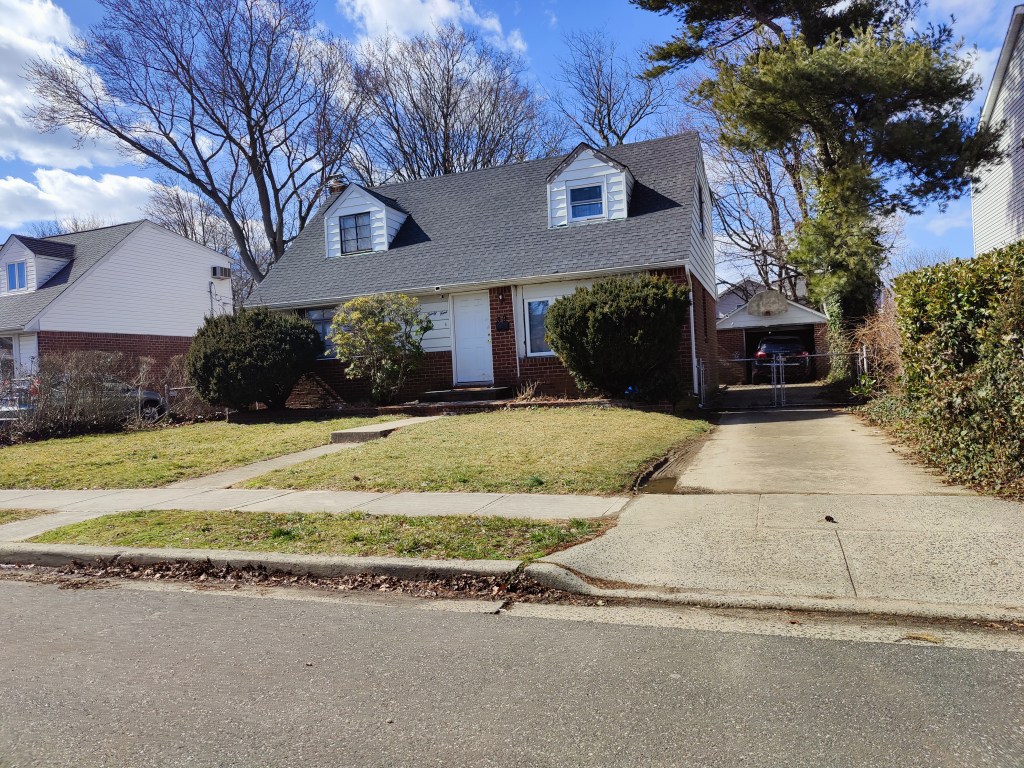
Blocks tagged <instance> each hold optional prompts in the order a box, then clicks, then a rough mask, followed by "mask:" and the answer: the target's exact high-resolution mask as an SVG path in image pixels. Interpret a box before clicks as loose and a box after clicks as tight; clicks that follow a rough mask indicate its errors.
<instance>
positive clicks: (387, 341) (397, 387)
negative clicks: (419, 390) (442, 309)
mask: <svg viewBox="0 0 1024 768" xmlns="http://www.w3.org/2000/svg"><path fill="white" fill-rule="evenodd" d="M432 327H433V323H431V321H430V318H428V317H425V316H424V315H422V314H421V313H420V306H419V302H417V301H416V299H414V298H412V297H411V296H406V295H404V294H401V293H377V294H373V295H372V296H360V297H359V298H356V299H352V300H351V301H349V302H346V303H345V304H344V305H343V306H342V307H341V308H340V309H339V310H338V312H337V314H335V315H334V321H333V322H332V323H331V341H333V342H334V347H335V354H336V355H337V356H338V358H340V359H341V360H347V361H348V364H347V365H346V367H345V375H346V376H348V378H350V379H366V380H367V381H369V383H370V396H371V397H372V398H373V401H374V402H375V403H389V402H391V401H392V400H393V399H394V398H395V396H396V395H397V394H398V393H399V391H401V389H402V387H403V385H404V384H405V381H406V378H407V377H408V375H409V374H410V373H412V372H413V371H414V370H416V368H418V367H419V366H420V364H421V363H422V362H423V357H424V352H423V334H425V333H426V332H427V331H429V330H430V329H431V328H432Z"/></svg>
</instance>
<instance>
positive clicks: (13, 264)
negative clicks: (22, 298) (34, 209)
mask: <svg viewBox="0 0 1024 768" xmlns="http://www.w3.org/2000/svg"><path fill="white" fill-rule="evenodd" d="M74 255H75V249H74V246H71V245H67V244H66V243H58V242H54V241H52V240H40V239H38V238H35V237H25V236H24V235H12V236H11V237H10V238H9V239H8V240H7V242H6V243H4V246H3V248H0V294H2V295H6V294H9V293H28V292H30V291H34V290H36V289H37V288H41V287H42V286H44V285H45V284H46V282H47V281H48V280H49V279H50V278H51V277H53V276H54V275H55V274H57V273H58V272H60V271H61V270H62V269H63V268H64V267H66V266H67V265H68V264H69V263H70V262H71V259H72V258H74Z"/></svg>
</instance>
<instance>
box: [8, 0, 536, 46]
mask: <svg viewBox="0 0 1024 768" xmlns="http://www.w3.org/2000/svg"><path fill="white" fill-rule="evenodd" d="M5 1H6V0H0V2H5ZM338 8H339V10H340V11H341V12H342V13H343V14H345V16H346V17H347V18H348V19H350V20H351V21H352V22H353V23H354V24H356V26H357V27H358V28H359V29H360V31H361V32H362V33H363V34H364V35H366V36H367V37H378V36H380V35H383V34H384V33H386V32H388V31H390V32H391V33H393V34H395V35H398V36H399V37H410V36H412V35H415V34H418V33H420V32H424V31H427V30H429V29H431V28H432V27H434V26H435V25H437V24H447V23H455V24H459V25H463V26H469V27H476V28H477V29H479V30H480V31H481V32H483V33H484V35H485V36H486V37H487V38H488V39H489V40H490V41H491V42H492V43H495V44H496V45H499V46H501V47H503V48H511V49H512V50H515V51H520V52H522V51H525V50H526V42H525V41H524V40H523V36H522V33H520V31H519V30H518V29H513V30H512V31H511V32H509V33H508V34H506V33H505V31H504V29H503V27H502V24H501V20H500V19H499V18H498V16H497V15H496V14H494V13H480V12H479V11H477V9H476V8H474V7H473V3H472V2H471V1H470V0H338Z"/></svg>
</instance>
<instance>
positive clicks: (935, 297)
mask: <svg viewBox="0 0 1024 768" xmlns="http://www.w3.org/2000/svg"><path fill="white" fill-rule="evenodd" d="M894 288H895V291H896V303H897V312H898V318H897V319H898V323H899V327H900V333H901V337H902V338H901V341H902V356H903V365H904V371H905V373H904V379H903V388H902V390H901V391H899V392H896V393H893V394H892V395H890V396H888V397H886V398H884V399H882V400H879V401H875V402H874V403H872V404H870V405H869V406H868V409H867V412H868V415H869V416H870V417H871V418H872V419H873V420H874V421H876V422H877V423H879V424H882V425H883V426H886V427H888V428H889V429H891V430H892V431H894V432H895V433H896V434H898V435H900V436H902V437H904V438H907V439H909V440H910V441H911V442H913V443H914V444H915V445H916V446H917V448H918V450H919V451H920V452H921V453H922V455H923V456H924V457H925V458H926V459H928V460H929V461H931V462H932V463H934V464H936V465H937V466H939V467H941V468H942V469H943V470H944V471H945V472H946V474H947V475H948V476H949V477H950V478H952V479H954V480H957V481H959V482H965V483H969V484H972V485H975V486H978V487H981V488H984V489H988V490H992V491H996V492H1002V493H1008V494H1014V495H1022V494H1024V473H1022V470H1021V467H1022V466H1024V377H1022V375H1021V373H1022V371H1024V243H1019V244H1016V245H1013V246H1010V247H1007V248H1003V249H1000V250H997V251H992V252H990V253H986V254H982V255H981V256H978V257H977V258H976V259H973V260H970V261H954V262H951V263H949V264H941V265H938V266H935V267H928V268H926V269H922V270H918V271H916V272H911V273H907V274H905V275H901V276H900V277H899V278H897V280H896V281H895V285H894Z"/></svg>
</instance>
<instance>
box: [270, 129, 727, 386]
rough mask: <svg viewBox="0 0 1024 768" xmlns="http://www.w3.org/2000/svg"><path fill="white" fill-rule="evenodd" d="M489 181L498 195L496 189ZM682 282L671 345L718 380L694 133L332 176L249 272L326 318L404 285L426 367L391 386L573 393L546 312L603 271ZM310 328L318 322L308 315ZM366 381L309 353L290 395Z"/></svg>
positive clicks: (294, 305) (702, 179)
mask: <svg viewBox="0 0 1024 768" xmlns="http://www.w3.org/2000/svg"><path fill="white" fill-rule="evenodd" d="M496 189H500V190H501V194H500V195H496V194H494V190H496ZM638 273H654V274H662V275H665V276H667V277H669V278H670V279H672V280H673V281H675V282H677V283H680V284H687V285H689V286H690V287H691V297H692V321H691V320H688V321H687V322H686V323H685V324H684V327H683V328H682V338H681V341H680V345H679V353H678V358H677V365H678V374H679V378H680V379H681V381H682V383H683V385H684V387H685V389H687V390H689V391H693V390H695V389H696V388H697V387H698V386H699V381H696V380H695V376H694V371H695V368H696V362H697V360H701V361H703V362H704V364H705V366H706V369H705V385H706V386H707V387H708V388H709V389H713V388H714V387H715V386H717V373H716V371H715V365H714V363H715V359H716V357H717V356H716V355H715V354H714V352H715V350H716V349H717V340H716V333H717V329H716V327H715V318H716V314H717V313H716V309H715V295H714V292H713V291H714V285H715V271H714V254H713V238H712V233H711V206H710V197H709V192H708V187H707V179H706V176H705V173H704V166H703V159H702V156H701V151H700V142H699V140H698V137H697V136H696V134H683V135H680V136H675V137H669V138H665V139H658V140H654V141H648V142H640V143H637V144H630V145H620V146H617V147H609V148H605V149H602V150H598V149H594V148H592V147H589V146H587V145H580V146H579V147H577V148H576V149H575V150H573V152H570V153H569V154H568V155H566V156H564V157H562V158H557V157H556V158H548V159H544V160H536V161H530V162H526V163H519V164H513V165H508V166H501V167H497V168H490V169H484V170H480V171H474V172H472V173H463V174H452V175H449V176H442V177H436V178H430V179H420V180H417V181H410V182H404V183H398V184H392V185H385V186H381V187H372V188H371V187H361V186H358V185H355V184H352V185H348V186H347V187H345V188H344V189H341V190H339V191H335V192H334V193H333V194H332V195H331V197H330V198H329V199H328V200H327V201H326V202H325V203H324V205H323V207H322V208H321V210H320V211H319V212H318V213H317V214H316V216H314V217H313V218H312V219H311V220H310V222H309V223H308V224H307V226H306V228H305V229H304V230H303V232H302V233H301V234H300V235H299V236H298V238H296V240H295V242H294V243H293V244H292V246H291V247H290V248H289V250H288V252H287V253H285V255H284V256H283V257H282V258H281V260H280V261H279V262H278V263H277V264H276V265H275V266H274V268H273V269H272V270H271V272H270V274H269V275H268V276H267V278H266V279H265V280H264V281H263V282H262V283H261V284H260V285H259V286H258V288H257V289H256V290H255V292H254V293H253V297H252V299H251V303H252V304H257V305H262V306H268V307H270V308H273V309H278V310H281V311H297V312H299V313H300V314H305V315H306V316H307V317H309V318H310V319H311V320H314V321H319V322H320V323H323V322H324V318H325V317H329V316H330V315H331V314H332V312H333V309H334V308H335V307H337V306H338V305H340V304H342V303H344V301H346V300H347V299H348V298H351V297H355V296H361V295H367V294H372V293H405V294H407V295H410V296H413V297H415V298H416V299H418V300H419V302H420V306H421V309H422V311H423V312H424V313H425V314H426V315H428V316H429V317H431V319H432V320H434V327H433V329H432V331H431V332H430V333H428V334H427V336H426V337H425V338H424V347H425V350H426V352H427V356H426V362H425V364H424V366H423V367H422V368H421V369H420V370H419V371H418V372H417V373H416V375H415V376H414V377H412V378H411V379H410V380H409V381H408V382H406V385H405V387H404V390H403V391H402V392H401V393H400V397H401V398H402V399H413V398H417V397H418V396H419V395H421V394H422V393H423V392H425V391H427V390H443V389H449V388H452V387H459V386H469V387H479V386H486V387H490V386H493V387H511V388H515V387H519V386H524V385H527V384H529V385H535V386H536V387H537V389H538V390H539V391H540V392H541V393H543V394H548V395H570V396H575V395H578V394H580V393H579V391H578V389H577V386H576V383H575V382H574V381H573V379H572V377H571V375H570V374H569V372H568V371H567V370H566V369H565V368H564V366H563V365H562V364H561V362H560V361H559V360H558V358H557V357H555V356H554V354H553V353H552V352H551V351H550V349H549V348H548V347H547V342H546V340H545V339H544V337H543V336H544V334H543V327H544V324H543V318H544V314H545V313H546V312H547V309H548V308H549V307H550V306H551V304H552V303H553V302H555V301H557V300H558V299H559V298H561V297H563V296H566V295H569V294H571V293H572V292H573V291H575V290H576V289H577V288H579V287H581V286H588V285H591V284H593V282H594V281H596V280H599V279H601V278H603V277H606V276H610V275H629V274H638ZM321 331H322V332H324V331H323V326H321ZM366 395H367V387H366V384H365V382H358V381H355V382H353V381H348V380H347V379H346V378H345V376H344V368H343V364H342V363H340V362H338V361H336V360H322V361H320V362H318V363H317V365H316V367H315V370H314V371H313V373H312V374H310V375H309V376H307V377H305V379H304V380H303V381H302V382H300V384H299V386H297V387H296V389H295V391H294V392H293V395H292V397H291V399H290V401H289V404H290V405H293V406H300V405H301V406H323V405H329V404H337V403H340V402H349V403H351V402H358V401H360V400H362V399H364V398H365V397H366Z"/></svg>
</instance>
